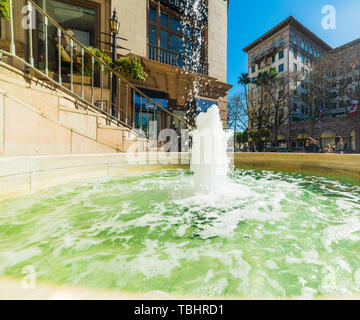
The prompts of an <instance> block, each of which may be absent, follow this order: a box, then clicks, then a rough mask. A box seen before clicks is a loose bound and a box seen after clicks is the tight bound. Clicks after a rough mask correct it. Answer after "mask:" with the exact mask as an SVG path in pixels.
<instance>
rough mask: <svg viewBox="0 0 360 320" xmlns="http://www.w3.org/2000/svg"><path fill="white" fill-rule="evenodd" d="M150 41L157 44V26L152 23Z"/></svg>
mask: <svg viewBox="0 0 360 320" xmlns="http://www.w3.org/2000/svg"><path fill="white" fill-rule="evenodd" d="M149 43H150V44H152V45H156V28H155V27H154V26H152V25H149Z"/></svg>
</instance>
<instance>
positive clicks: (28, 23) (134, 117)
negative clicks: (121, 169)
mask: <svg viewBox="0 0 360 320" xmlns="http://www.w3.org/2000/svg"><path fill="white" fill-rule="evenodd" d="M31 3H34V4H35V6H34V5H33V6H28V1H27V0H16V1H13V15H12V16H13V19H12V20H11V21H12V23H11V22H10V21H6V20H5V19H1V20H0V85H1V86H0V96H1V97H0V100H1V99H3V97H4V101H5V102H4V103H2V104H0V114H1V115H4V116H1V117H0V133H1V135H0V155H5V156H11V155H40V154H64V153H104V152H124V151H129V147H130V146H133V145H134V144H135V145H138V148H137V149H136V150H137V151H144V150H152V148H160V147H161V146H162V145H163V144H165V143H166V140H161V139H158V137H152V136H151V137H150V134H149V132H150V131H151V130H150V129H151V128H150V126H151V124H150V123H151V122H152V121H155V122H156V124H157V134H159V132H160V131H161V129H167V128H172V129H175V130H176V132H177V135H178V136H177V139H180V129H183V128H185V127H186V126H187V127H188V126H189V125H188V123H189V122H190V123H191V122H192V119H193V118H194V116H195V114H196V113H197V112H201V111H205V110H206V109H207V108H208V107H209V106H211V105H213V104H217V105H218V106H219V108H220V111H221V117H222V120H223V123H224V126H226V120H227V93H228V91H229V89H230V88H231V86H230V85H229V84H227V83H226V76H227V72H226V66H227V64H226V60H227V14H228V0H203V2H202V3H201V2H199V7H198V8H193V2H192V1H180V0H156V1H155V0H37V1H35V0H32V1H31ZM196 3H198V2H196ZM114 9H115V10H116V12H117V16H118V19H119V22H120V28H119V33H118V41H117V45H118V48H117V52H116V53H117V57H118V58H120V57H123V56H127V55H132V56H136V57H137V58H139V60H140V61H141V64H142V65H143V66H144V71H145V72H146V73H147V75H148V77H147V79H146V81H141V79H139V80H135V79H134V77H132V76H131V75H130V76H129V75H126V74H125V73H123V74H120V73H118V74H116V75H115V76H114V74H113V72H112V71H111V70H110V69H109V64H108V65H106V64H105V65H104V63H102V62H99V60H96V59H97V58H96V57H95V56H94V55H92V54H91V53H90V52H89V51H88V49H89V48H99V49H102V50H103V51H105V52H106V53H107V54H108V55H111V54H112V45H111V42H112V39H111V35H110V22H109V20H110V18H111V17H112V15H113V11H114ZM189 9H191V10H189ZM194 9H195V10H194ZM24 26H25V27H24ZM1 51H2V52H1ZM39 81H40V82H39ZM114 93H115V94H116V96H115V97H114ZM5 96H6V98H5ZM17 99H18V100H17ZM1 102H3V100H1ZM25 113H26V114H27V116H21V114H25ZM30 114H31V116H30ZM184 120H185V121H186V122H188V123H186V122H185V121H184ZM20 128H21V129H20ZM162 139H165V138H162ZM179 141H180V140H179ZM153 142H154V146H151V145H152V144H153ZM174 144H176V143H174ZM178 144H179V145H180V143H178Z"/></svg>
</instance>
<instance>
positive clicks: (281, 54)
mask: <svg viewBox="0 0 360 320" xmlns="http://www.w3.org/2000/svg"><path fill="white" fill-rule="evenodd" d="M283 58H284V50H283V51H280V52H279V60H280V59H283Z"/></svg>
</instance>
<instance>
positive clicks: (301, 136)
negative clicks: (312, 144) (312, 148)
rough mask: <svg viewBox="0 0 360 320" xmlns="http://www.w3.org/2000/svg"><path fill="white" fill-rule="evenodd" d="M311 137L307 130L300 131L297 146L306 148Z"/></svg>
mask: <svg viewBox="0 0 360 320" xmlns="http://www.w3.org/2000/svg"><path fill="white" fill-rule="evenodd" d="M308 138H309V134H307V133H306V132H300V133H299V134H298V136H297V146H298V147H299V148H304V147H305V144H306V140H307V139H308Z"/></svg>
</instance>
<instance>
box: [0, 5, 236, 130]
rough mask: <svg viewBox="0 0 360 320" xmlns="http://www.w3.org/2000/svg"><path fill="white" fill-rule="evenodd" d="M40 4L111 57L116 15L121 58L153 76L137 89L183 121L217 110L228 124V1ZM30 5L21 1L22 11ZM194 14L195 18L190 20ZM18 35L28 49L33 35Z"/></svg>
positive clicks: (1, 38)
mask: <svg viewBox="0 0 360 320" xmlns="http://www.w3.org/2000/svg"><path fill="white" fill-rule="evenodd" d="M35 2H36V3H37V4H38V5H39V6H40V7H41V8H42V9H43V10H44V11H46V12H47V13H48V14H49V15H50V16H51V17H53V18H54V20H55V21H56V22H57V23H58V24H60V26H61V27H63V28H64V29H66V30H71V32H72V33H73V34H74V36H75V37H76V38H77V40H79V41H80V42H81V43H82V44H84V45H85V46H88V47H97V48H101V49H103V50H105V51H107V52H109V53H111V45H110V43H111V37H110V36H109V33H110V30H109V29H110V27H109V19H110V18H111V16H112V12H113V10H114V9H116V11H117V15H118V17H119V21H120V31H119V40H118V45H119V48H118V51H117V54H118V56H124V55H129V54H131V55H136V56H137V57H138V58H140V59H141V62H142V64H143V65H144V66H145V72H146V73H147V74H148V78H147V80H146V82H140V81H136V80H134V81H133V80H132V82H133V83H134V84H135V85H136V86H137V88H138V89H140V90H141V91H142V92H143V93H145V94H146V95H147V96H149V97H150V98H152V99H153V100H155V101H156V102H158V103H159V104H161V105H162V106H163V107H164V108H166V109H168V110H169V111H171V112H173V113H174V114H176V115H178V116H180V117H182V118H186V117H188V112H189V109H193V110H197V112H199V111H204V110H205V109H206V108H208V107H209V106H210V105H212V104H217V105H218V106H219V108H220V110H221V117H222V119H223V121H224V123H225V124H226V117H227V111H226V109H227V92H228V90H229V89H230V88H231V86H230V85H228V84H227V83H226V66H227V65H226V59H227V11H228V0H204V1H203V2H200V4H199V8H192V6H193V3H192V2H191V1H190V2H187V1H182V0H176V1H174V0H37V1H35ZM25 4H26V1H15V3H14V6H17V7H19V8H17V10H16V11H17V12H20V11H21V8H20V7H21V6H24V5H25ZM186 6H190V7H189V8H190V9H191V8H192V10H185V9H189V8H185V7H186ZM193 9H195V10H193ZM189 11H191V12H193V11H195V12H193V13H192V14H191V15H189V13H188V12H189ZM5 23H6V22H5V21H0V24H1V26H2V27H1V29H0V47H4V48H8V46H9V44H8V43H9V38H10V35H9V30H8V29H6V27H5ZM49 30H51V28H50V26H49ZM55 31H56V30H54V32H55ZM49 32H50V31H49ZM15 33H16V39H17V43H16V46H17V47H18V48H17V52H20V51H21V48H23V47H24V48H25V47H26V41H27V40H26V39H27V34H26V32H24V30H20V29H19V30H15ZM22 34H23V35H22ZM34 41H35V43H36V39H35V40H34ZM39 47H40V46H39ZM35 50H37V45H35ZM23 54H24V55H26V54H27V53H26V49H24V53H23ZM39 56H40V55H39ZM135 99H136V97H135ZM139 103H141V102H139ZM187 120H189V119H187Z"/></svg>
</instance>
